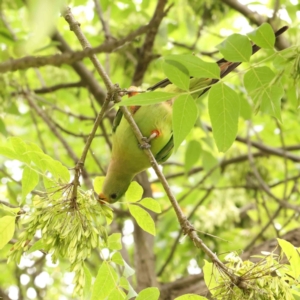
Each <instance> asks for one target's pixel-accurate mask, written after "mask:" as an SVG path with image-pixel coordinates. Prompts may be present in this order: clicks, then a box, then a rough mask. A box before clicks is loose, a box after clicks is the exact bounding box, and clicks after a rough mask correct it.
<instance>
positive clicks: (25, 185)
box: [22, 166, 39, 201]
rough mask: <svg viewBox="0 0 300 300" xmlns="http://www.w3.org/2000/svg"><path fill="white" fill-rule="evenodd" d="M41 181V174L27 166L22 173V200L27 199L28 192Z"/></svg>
mask: <svg viewBox="0 0 300 300" xmlns="http://www.w3.org/2000/svg"><path fill="white" fill-rule="evenodd" d="M38 183H39V174H38V173H37V172H36V171H34V170H33V169H31V168H29V167H27V166H25V167H24V170H23V175H22V201H24V200H25V198H26V196H27V194H28V193H30V192H31V191H32V190H33V189H34V188H35V187H36V185H37V184H38Z"/></svg>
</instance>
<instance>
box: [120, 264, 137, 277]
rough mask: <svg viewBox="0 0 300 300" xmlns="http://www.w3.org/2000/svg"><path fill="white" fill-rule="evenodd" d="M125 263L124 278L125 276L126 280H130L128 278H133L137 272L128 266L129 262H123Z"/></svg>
mask: <svg viewBox="0 0 300 300" xmlns="http://www.w3.org/2000/svg"><path fill="white" fill-rule="evenodd" d="M123 262H124V267H125V268H124V271H123V274H122V276H124V277H125V278H128V277H130V276H132V275H133V274H134V273H135V271H134V269H132V268H131V267H130V266H129V265H128V264H127V262H126V261H125V260H123Z"/></svg>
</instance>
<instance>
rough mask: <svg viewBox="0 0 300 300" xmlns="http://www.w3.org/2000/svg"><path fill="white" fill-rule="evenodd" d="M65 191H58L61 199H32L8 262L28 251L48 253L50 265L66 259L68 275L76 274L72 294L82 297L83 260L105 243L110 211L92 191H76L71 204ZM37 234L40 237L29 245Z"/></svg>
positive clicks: (50, 196)
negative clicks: (38, 233)
mask: <svg viewBox="0 0 300 300" xmlns="http://www.w3.org/2000/svg"><path fill="white" fill-rule="evenodd" d="M68 188H69V186H68V187H66V190H62V189H60V195H61V197H57V194H51V195H49V194H45V196H43V197H40V196H35V197H34V198H33V203H32V204H33V205H32V207H31V209H30V213H29V214H26V215H25V216H24V217H23V219H22V224H23V225H24V227H25V228H24V230H23V232H22V233H21V234H20V235H19V239H18V242H17V243H16V244H15V245H14V246H13V248H12V249H11V253H10V257H9V260H16V261H17V262H19V261H20V259H21V255H22V253H23V252H26V251H28V250H29V251H32V250H41V251H43V252H46V253H50V254H52V261H53V262H56V261H57V259H59V258H64V259H68V260H69V262H70V264H71V266H70V271H73V272H75V277H74V282H73V283H74V284H75V289H74V293H76V294H79V295H81V293H82V291H83V287H84V283H85V275H84V269H83V265H84V264H83V263H84V260H85V259H87V258H88V257H89V256H90V255H91V251H92V249H94V248H96V247H100V246H101V244H103V241H104V242H105V241H106V240H107V232H106V226H105V225H106V220H107V219H111V218H112V212H111V209H110V208H109V207H107V206H105V205H99V203H98V202H97V200H96V199H95V197H94V194H93V193H92V192H91V191H88V192H84V191H81V190H78V194H77V198H76V202H74V199H71V198H70V197H69V195H70V194H72V193H71V190H68ZM66 191H67V193H66ZM38 230H40V231H41V233H42V237H41V239H40V240H39V241H38V242H36V244H33V245H32V240H33V239H34V237H35V235H36V232H37V231H38ZM101 241H102V243H101ZM31 247H33V248H32V249H30V248H31Z"/></svg>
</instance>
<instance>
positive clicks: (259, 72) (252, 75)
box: [244, 67, 275, 98]
mask: <svg viewBox="0 0 300 300" xmlns="http://www.w3.org/2000/svg"><path fill="white" fill-rule="evenodd" d="M274 78H275V74H274V72H273V71H272V70H271V69H270V68H268V67H257V68H252V69H250V70H249V71H248V72H247V73H246V74H245V76H244V85H245V88H246V90H247V92H248V93H249V94H250V95H251V97H252V93H254V95H259V94H260V93H261V91H262V90H264V89H266V88H267V87H268V86H269V84H270V83H271V82H272V80H273V79H274ZM252 98H254V97H252Z"/></svg>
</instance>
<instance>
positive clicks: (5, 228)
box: [0, 216, 16, 249]
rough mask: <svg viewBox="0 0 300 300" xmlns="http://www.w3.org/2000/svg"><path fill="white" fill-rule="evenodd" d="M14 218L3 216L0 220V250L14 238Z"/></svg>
mask: <svg viewBox="0 0 300 300" xmlns="http://www.w3.org/2000/svg"><path fill="white" fill-rule="evenodd" d="M15 220H16V217H11V216H5V217H2V218H0V249H2V248H3V247H4V246H5V245H6V244H7V243H8V242H9V241H10V240H11V239H12V237H13V236H14V232H15Z"/></svg>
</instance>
